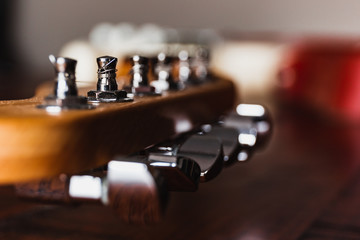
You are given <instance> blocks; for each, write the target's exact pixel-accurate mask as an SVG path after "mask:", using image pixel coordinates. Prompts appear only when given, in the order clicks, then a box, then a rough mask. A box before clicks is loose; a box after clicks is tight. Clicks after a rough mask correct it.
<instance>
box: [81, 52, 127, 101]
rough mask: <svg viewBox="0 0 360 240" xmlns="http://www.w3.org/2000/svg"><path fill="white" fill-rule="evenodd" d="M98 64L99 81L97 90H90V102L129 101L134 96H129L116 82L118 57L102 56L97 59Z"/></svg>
mask: <svg viewBox="0 0 360 240" xmlns="http://www.w3.org/2000/svg"><path fill="white" fill-rule="evenodd" d="M96 61H97V64H98V82H97V86H96V91H95V90H92V91H89V92H88V101H89V102H129V101H133V99H132V98H129V97H128V96H127V92H126V91H125V90H118V85H117V83H116V64H117V58H115V57H111V56H102V57H98V58H97V59H96Z"/></svg>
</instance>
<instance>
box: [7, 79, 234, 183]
mask: <svg viewBox="0 0 360 240" xmlns="http://www.w3.org/2000/svg"><path fill="white" fill-rule="evenodd" d="M83 93H84V92H83ZM234 98H235V92H234V87H233V84H232V82H231V81H229V80H224V79H223V80H218V81H213V82H211V83H209V84H205V85H202V86H198V87H194V88H189V89H187V90H185V91H179V92H173V93H170V94H167V95H165V96H160V97H144V98H139V99H136V100H135V101H134V102H129V103H121V104H101V105H100V106H99V107H97V108H96V109H94V110H86V111H78V110H75V111H64V112H61V113H60V114H54V115H52V114H49V113H47V112H45V111H44V110H42V109H37V108H36V105H38V104H40V103H41V101H42V98H41V97H34V98H31V99H26V100H16V101H1V102H0V132H1V136H2V137H1V138H0V146H1V147H2V151H0V183H10V182H19V181H26V180H32V179H36V178H44V177H50V176H54V175H57V174H59V173H62V172H66V173H76V172H80V171H84V170H87V169H91V168H94V167H97V166H100V165H102V164H105V163H106V162H108V161H110V160H111V159H112V158H113V157H114V156H115V155H117V154H124V155H127V154H131V153H134V152H136V151H139V150H141V149H143V148H145V147H147V146H149V145H151V144H155V143H158V142H160V141H163V140H165V139H168V138H169V137H172V136H174V135H176V134H179V133H180V132H182V131H185V130H190V129H191V128H193V127H196V126H199V125H200V124H203V123H208V122H211V121H214V120H216V119H217V117H219V116H220V115H221V114H223V113H224V112H226V111H227V110H229V109H231V107H232V106H233V101H234ZM182 128H183V129H182ZM184 128H185V129H184Z"/></svg>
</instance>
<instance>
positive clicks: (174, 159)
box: [148, 146, 201, 192]
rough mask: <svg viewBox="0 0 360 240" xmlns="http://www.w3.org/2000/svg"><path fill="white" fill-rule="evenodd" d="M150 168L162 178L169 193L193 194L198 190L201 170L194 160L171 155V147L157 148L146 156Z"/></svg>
mask: <svg viewBox="0 0 360 240" xmlns="http://www.w3.org/2000/svg"><path fill="white" fill-rule="evenodd" d="M148 161H149V164H150V166H152V167H154V168H156V169H157V170H159V171H160V173H161V175H162V176H164V179H165V184H166V189H167V190H169V191H186V192H193V191H196V190H197V189H198V185H199V180H200V175H201V169H200V166H199V164H197V163H196V162H195V161H194V160H192V159H190V158H188V157H183V156H175V155H173V152H172V149H171V147H166V146H158V147H156V148H154V149H153V150H151V152H150V153H149V154H148Z"/></svg>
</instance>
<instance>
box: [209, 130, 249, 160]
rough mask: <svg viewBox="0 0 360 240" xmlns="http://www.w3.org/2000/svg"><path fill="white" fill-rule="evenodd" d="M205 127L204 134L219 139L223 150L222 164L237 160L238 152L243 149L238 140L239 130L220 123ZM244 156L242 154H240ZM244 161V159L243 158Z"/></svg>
mask: <svg viewBox="0 0 360 240" xmlns="http://www.w3.org/2000/svg"><path fill="white" fill-rule="evenodd" d="M206 128H207V129H204V127H203V132H204V133H205V134H206V136H212V137H217V138H219V139H220V140H221V142H222V145H223V150H224V165H225V166H227V165H230V164H232V163H234V162H236V161H237V159H238V154H239V153H240V152H241V151H245V149H244V148H243V147H242V145H241V144H240V142H239V141H238V137H239V131H238V129H236V128H232V127H223V126H221V125H213V126H211V125H207V126H206ZM242 157H244V155H242ZM243 161H245V159H243Z"/></svg>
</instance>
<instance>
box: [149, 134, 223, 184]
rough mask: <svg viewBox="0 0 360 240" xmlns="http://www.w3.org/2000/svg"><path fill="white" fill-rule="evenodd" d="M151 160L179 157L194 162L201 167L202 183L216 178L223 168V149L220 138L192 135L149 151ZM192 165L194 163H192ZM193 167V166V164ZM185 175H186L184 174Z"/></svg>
mask: <svg viewBox="0 0 360 240" xmlns="http://www.w3.org/2000/svg"><path fill="white" fill-rule="evenodd" d="M148 151H149V152H150V153H149V158H154V156H156V157H157V159H159V158H160V157H162V158H163V159H165V161H167V160H168V159H171V157H172V158H173V159H174V157H175V158H178V157H184V158H187V159H189V160H193V161H194V162H195V163H196V164H197V165H198V166H199V167H200V182H206V181H209V180H211V179H213V178H214V177H216V176H217V175H218V174H219V173H220V172H221V169H222V166H223V158H224V154H223V148H222V143H221V141H220V139H219V138H217V137H211V136H206V135H197V134H194V135H191V136H190V137H185V138H181V139H178V140H176V141H175V142H166V143H163V144H160V145H157V146H155V147H153V148H151V149H150V150H148ZM191 164H192V163H191ZM192 165H193V164H192ZM183 174H185V173H183Z"/></svg>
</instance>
